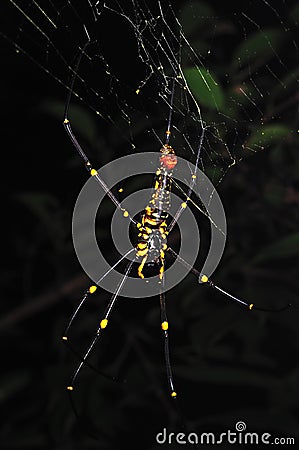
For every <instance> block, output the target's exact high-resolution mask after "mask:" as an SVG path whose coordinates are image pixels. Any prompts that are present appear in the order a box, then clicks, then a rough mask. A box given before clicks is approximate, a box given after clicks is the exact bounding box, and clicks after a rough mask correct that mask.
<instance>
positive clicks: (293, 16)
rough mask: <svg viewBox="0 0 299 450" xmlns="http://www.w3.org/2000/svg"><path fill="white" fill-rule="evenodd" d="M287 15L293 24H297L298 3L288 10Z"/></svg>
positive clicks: (298, 20)
mask: <svg viewBox="0 0 299 450" xmlns="http://www.w3.org/2000/svg"><path fill="white" fill-rule="evenodd" d="M289 17H290V20H291V21H292V22H295V24H296V25H298V22H299V5H298V4H297V5H296V6H295V7H294V8H293V9H292V10H291V11H290V14H289Z"/></svg>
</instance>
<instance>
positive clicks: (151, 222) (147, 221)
mask: <svg viewBox="0 0 299 450" xmlns="http://www.w3.org/2000/svg"><path fill="white" fill-rule="evenodd" d="M144 222H146V223H149V224H150V225H157V221H156V220H153V219H150V218H149V217H146V218H145V219H144Z"/></svg>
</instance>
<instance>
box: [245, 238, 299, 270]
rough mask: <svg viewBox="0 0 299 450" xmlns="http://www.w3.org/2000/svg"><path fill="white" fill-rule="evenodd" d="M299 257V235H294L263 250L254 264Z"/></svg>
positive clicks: (254, 260)
mask: <svg viewBox="0 0 299 450" xmlns="http://www.w3.org/2000/svg"><path fill="white" fill-rule="evenodd" d="M293 256H299V233H293V234H290V235H289V236H286V237H284V238H283V239H280V240H279V241H277V242H275V243H274V244H272V245H269V247H266V248H265V249H263V251H262V252H260V253H259V254H258V255H257V256H256V257H255V258H254V259H253V262H254V263H257V262H262V261H267V260H272V259H284V258H290V257H293Z"/></svg>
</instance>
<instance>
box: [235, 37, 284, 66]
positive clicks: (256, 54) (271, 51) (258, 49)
mask: <svg viewBox="0 0 299 450" xmlns="http://www.w3.org/2000/svg"><path fill="white" fill-rule="evenodd" d="M283 37H284V36H283V34H282V32H280V31H278V30H276V29H265V30H263V31H258V32H256V33H254V34H252V35H251V36H249V38H248V39H247V40H245V42H244V43H242V44H241V45H239V47H238V48H237V50H236V52H235V54H234V57H233V60H234V65H245V64H247V63H249V62H252V60H257V59H260V60H261V64H264V63H265V60H268V59H270V58H272V57H273V56H274V55H275V52H276V51H277V50H278V48H279V47H280V45H281V43H282V41H283Z"/></svg>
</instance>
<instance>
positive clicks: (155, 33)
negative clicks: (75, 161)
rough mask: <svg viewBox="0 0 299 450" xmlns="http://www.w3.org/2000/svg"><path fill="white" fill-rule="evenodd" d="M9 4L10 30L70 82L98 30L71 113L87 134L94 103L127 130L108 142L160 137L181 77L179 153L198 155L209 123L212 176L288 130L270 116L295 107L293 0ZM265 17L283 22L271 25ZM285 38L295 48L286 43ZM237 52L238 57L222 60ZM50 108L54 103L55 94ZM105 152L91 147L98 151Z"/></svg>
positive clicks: (18, 46) (207, 153)
mask: <svg viewBox="0 0 299 450" xmlns="http://www.w3.org/2000/svg"><path fill="white" fill-rule="evenodd" d="M5 8H6V10H7V11H6V13H7V15H8V16H11V17H12V18H13V20H11V21H9V30H5V24H3V25H2V30H3V32H2V34H3V35H4V37H6V39H8V40H9V41H10V42H11V44H12V45H13V47H14V48H15V50H16V52H21V53H24V54H25V55H26V56H27V57H28V58H30V59H31V60H32V61H33V62H34V63H35V64H37V65H38V66H39V67H41V68H42V69H43V70H44V71H46V72H47V73H48V74H49V75H50V76H51V77H52V78H53V79H55V80H56V82H58V83H59V84H60V85H62V86H64V87H65V88H67V89H69V81H68V80H69V79H70V76H71V75H72V73H73V68H74V64H75V61H76V57H77V56H78V54H79V53H80V51H82V48H83V46H84V45H85V44H86V42H87V40H88V38H90V40H91V44H90V45H89V46H88V47H87V48H86V52H85V54H84V57H83V61H82V64H81V65H80V67H79V69H78V74H77V79H76V82H75V88H74V98H75V100H73V105H72V106H73V117H72V116H71V117H72V119H73V121H74V127H75V129H76V128H77V130H78V132H79V133H81V134H84V131H83V126H82V123H81V125H80V119H79V118H78V115H79V113H80V111H82V110H83V108H87V109H89V110H90V111H91V112H93V113H94V114H95V115H97V116H98V120H96V122H95V121H92V120H91V119H89V118H88V116H87V115H86V114H87V113H85V119H86V120H87V122H89V123H88V124H87V125H89V128H90V129H91V128H92V127H99V129H100V131H101V132H102V133H103V134H105V132H106V131H107V124H108V125H109V126H112V127H113V128H115V130H116V136H117V139H116V138H114V142H110V143H107V142H106V144H105V145H106V146H108V147H109V146H112V145H115V141H116V140H117V142H116V143H117V145H118V147H121V152H120V153H122V154H125V153H126V152H127V153H130V152H132V151H147V150H156V149H158V148H159V147H160V145H161V144H162V142H163V140H164V132H165V129H166V125H167V118H168V114H169V108H170V98H171V89H172V83H173V79H175V97H174V103H173V105H172V110H173V116H172V121H173V122H172V125H173V138H172V139H173V140H172V142H173V143H174V145H175V148H176V151H177V154H178V155H179V156H184V157H187V158H189V159H191V160H192V155H195V154H196V153H197V148H198V145H199V141H200V134H201V131H202V129H203V127H207V133H206V137H205V141H204V145H203V148H202V152H201V166H202V169H203V170H205V171H206V172H207V173H208V174H209V175H210V176H211V177H212V179H213V181H220V180H221V179H222V178H223V176H224V175H225V173H226V172H227V170H228V169H229V168H230V167H232V166H233V165H234V164H235V163H236V162H237V161H239V160H240V159H242V158H244V156H247V155H248V154H249V153H250V152H256V151H259V150H262V149H263V148H264V147H265V144H266V145H267V144H269V143H271V142H272V141H273V140H275V139H276V138H277V136H278V137H279V138H282V139H284V138H287V136H288V135H289V130H288V129H286V128H285V127H284V125H283V124H280V127H279V128H277V127H274V128H273V127H272V129H271V125H270V124H272V123H275V122H276V121H277V119H278V118H280V114H281V113H282V111H283V112H284V113H285V112H286V111H285V108H286V105H285V101H284V100H283V99H282V94H283V96H284V97H285V95H286V93H287V92H289V91H293V90H294V88H296V86H297V83H298V74H297V73H296V72H293V71H292V70H290V68H291V69H292V64H293V63H294V61H293V57H292V53H293V52H294V53H295V52H296V51H297V43H296V36H295V33H294V26H295V25H296V23H294V21H292V20H291V18H290V16H289V17H288V15H287V11H286V7H285V5H284V4H282V5H280V8H279V7H278V6H277V7H276V6H273V2H271V4H270V3H268V2H267V1H266V0H258V1H256V2H252V3H250V5H249V6H248V7H247V9H244V8H243V7H242V8H243V9H242V10H240V12H238V11H236V10H235V9H234V10H233V11H232V12H231V13H226V15H223V16H219V15H214V14H215V13H214V11H213V8H212V6H208V5H207V4H206V3H203V2H185V3H184V2H181V3H180V4H179V5H177V4H176V5H175V9H174V6H171V4H170V3H169V2H165V1H164V2H162V1H157V2H151V3H149V2H146V1H138V0H132V1H129V2H126V5H125V6H124V5H123V4H121V3H120V2H117V1H109V2H104V1H91V0H90V1H88V0H87V1H83V2H82V1H81V2H79V1H75V0H72V1H47V2H42V1H26V2H21V3H20V2H18V1H17V0H10V1H9V2H8V3H7V4H6V5H5ZM227 9H228V8H227ZM258 16H264V17H266V21H269V23H273V22H274V23H275V22H276V25H277V27H276V28H275V29H273V28H271V27H270V26H269V27H267V28H266V29H262V28H261V26H260V25H259V23H258ZM12 23H14V24H15V28H13V27H12ZM292 28H293V30H292ZM265 30H266V31H265ZM221 39H223V41H224V43H223V46H222V48H221V47H220V46H219V41H220V40H221ZM236 40H237V41H238V42H239V43H238V44H237V45H236V46H235V51H234V53H233V54H230V52H229V47H230V45H231V43H234V42H235V41H236ZM286 45H289V46H291V48H292V51H290V52H288V54H286V53H284V49H285V48H286V47H285V46H286ZM221 52H222V54H221ZM227 57H229V58H231V61H230V64H229V65H228V70H226V71H224V70H223V62H224V60H225V58H227ZM221 64H222V68H221ZM229 71H230V72H229ZM269 98H271V99H272V100H271V102H270V106H269V104H268V103H269V102H267V101H265V100H266V99H269ZM76 100H77V102H76ZM78 100H79V102H78ZM56 106H57V105H56ZM50 107H51V106H49V105H48V108H50ZM52 107H53V108H52V109H53V111H55V105H54V102H53V105H52ZM83 120H84V117H83ZM81 121H82V118H81ZM89 131H90V133H89V136H87V138H89V139H90V140H91V136H90V135H91V134H92V131H91V130H89ZM265 131H266V137H265ZM106 134H107V133H106ZM83 137H85V138H86V131H85V136H83ZM107 151H108V153H109V149H107ZM101 152H103V148H102V149H101ZM96 153H98V154H91V155H90V157H91V158H92V157H98V158H99V161H100V160H101V157H100V155H99V152H96Z"/></svg>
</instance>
